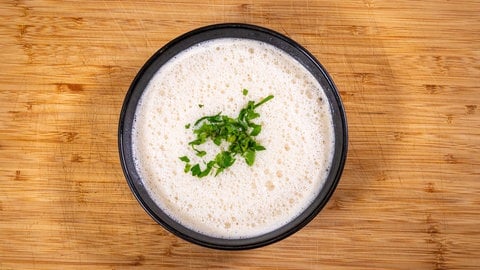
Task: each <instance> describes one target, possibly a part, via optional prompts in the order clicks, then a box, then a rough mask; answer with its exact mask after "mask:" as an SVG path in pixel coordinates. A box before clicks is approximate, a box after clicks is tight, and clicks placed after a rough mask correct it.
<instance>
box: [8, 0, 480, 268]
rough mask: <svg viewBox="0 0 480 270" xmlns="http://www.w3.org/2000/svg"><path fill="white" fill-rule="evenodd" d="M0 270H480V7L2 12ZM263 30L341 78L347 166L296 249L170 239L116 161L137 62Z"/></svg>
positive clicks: (310, 4) (145, 6)
mask: <svg viewBox="0 0 480 270" xmlns="http://www.w3.org/2000/svg"><path fill="white" fill-rule="evenodd" d="M0 14H1V17H2V23H1V27H0V38H1V40H2V42H1V43H0V55H1V61H0V71H1V72H0V102H1V106H0V269H1V270H3V269H82V268H86V269H130V268H153V269H160V268H175V267H176V268H202V269H204V268H248V269H478V267H480V195H479V194H480V146H479V145H480V107H479V106H480V92H479V88H478V82H479V79H478V78H479V77H480V64H479V63H480V15H479V14H480V2H479V1H466V0H462V1H394V2H393V1H373V0H363V1H353V0H352V1H284V0H280V1H245V2H239V1H204V2H198V1H193V0H190V1H188V0H185V1H157V2H156V1H103V2H98V1H78V2H75V1H43V0H39V1H22V0H18V1H8V0H7V1H2V3H0ZM222 22H243V23H252V24H258V25H261V26H265V27H269V28H271V29H274V30H276V31H279V32H281V33H283V34H285V35H287V36H289V37H291V38H293V39H294V40H296V41H297V42H299V43H300V44H302V45H303V46H305V47H306V48H307V49H308V50H310V51H311V52H312V53H313V54H314V55H315V56H316V57H317V58H318V59H319V60H320V62H321V63H322V64H323V65H324V66H325V67H326V68H327V70H329V72H330V74H331V76H332V77H333V79H334V81H335V82H336V84H337V86H338V88H339V90H340V92H341V96H342V99H343V101H344V105H345V108H346V112H347V117H348V122H349V136H350V143H349V154H348V160H347V164H346V167H345V171H344V174H343V177H342V179H341V182H340V184H339V186H338V188H337V190H336V192H335V194H334V195H333V197H332V199H331V201H330V202H329V203H328V205H327V206H326V208H325V209H324V210H323V211H322V212H321V213H320V215H319V216H317V217H316V218H315V219H314V220H313V221H312V222H311V223H310V224H309V225H308V226H306V227H305V228H304V229H302V230H301V231H300V232H298V233H296V234H294V235H293V236H291V237H289V238H287V239H285V240H283V241H281V242H279V243H276V244H273V245H271V246H267V247H264V248H261V249H256V250H249V251H240V252H225V251H216V250H210V249H206V248H202V247H199V246H195V245H192V244H189V243H187V242H185V241H183V240H180V239H178V238H177V237H175V236H173V235H172V234H170V233H168V232H166V231H165V230H164V229H163V228H162V227H161V226H159V225H157V224H156V223H155V222H154V221H153V220H152V219H151V218H150V217H149V216H148V215H147V214H146V213H145V212H144V211H143V210H142V208H141V207H140V206H139V204H138V203H137V202H136V200H135V199H134V197H133V196H132V194H131V192H130V190H129V188H128V186H127V184H126V182H125V179H124V176H123V174H122V171H121V167H120V165H119V158H118V153H117V123H118V116H119V112H120V108H121V105H122V101H123V98H124V95H125V93H126V91H127V89H128V87H129V85H130V83H131V81H132V79H133V78H134V76H135V74H136V72H137V71H138V70H139V68H140V67H141V66H142V65H143V63H144V62H145V61H146V59H148V57H150V56H151V55H152V54H153V53H154V52H155V51H156V50H158V49H159V48H160V47H161V46H163V45H164V44H165V43H167V42H168V41H169V40H171V39H173V38H175V37H176V36H178V35H180V34H183V33H185V32H187V31H189V30H192V29H194V28H197V27H200V26H204V25H208V24H213V23H222Z"/></svg>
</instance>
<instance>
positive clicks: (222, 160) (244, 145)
mask: <svg viewBox="0 0 480 270" xmlns="http://www.w3.org/2000/svg"><path fill="white" fill-rule="evenodd" d="M242 93H243V95H247V94H248V90H247V89H243V91H242ZM271 99H273V95H269V96H267V97H265V98H264V99H262V100H260V101H259V102H258V103H255V101H252V100H251V101H249V102H248V103H247V105H246V106H245V107H244V108H242V109H241V110H240V112H239V114H238V116H237V117H236V118H231V117H229V116H227V115H223V114H221V113H218V114H215V115H209V116H204V117H201V118H200V119H198V120H197V121H196V122H195V123H194V124H193V133H194V134H195V136H196V138H195V139H194V140H193V141H191V142H189V143H188V144H189V145H190V146H191V147H192V149H193V150H194V152H195V155H196V156H198V157H200V158H202V157H204V156H205V155H206V154H207V153H206V152H205V151H204V150H201V149H199V147H200V146H201V145H202V144H204V143H205V142H207V141H208V140H211V141H212V142H213V143H214V144H215V145H217V146H219V147H220V148H221V151H220V152H219V153H218V154H217V155H216V156H215V158H214V159H213V160H210V161H208V162H207V161H205V160H203V161H202V163H203V164H202V166H201V165H200V163H196V164H192V162H191V160H190V158H188V157H187V156H182V157H180V158H179V159H180V160H181V161H183V162H184V163H185V167H184V171H185V173H191V174H192V175H193V176H196V177H199V178H202V177H205V176H207V175H210V174H214V175H215V176H217V175H218V174H220V173H221V172H223V171H224V170H225V169H227V168H229V167H230V166H232V165H233V164H234V163H235V161H236V160H237V158H243V159H244V160H245V162H246V163H247V165H248V166H252V165H253V164H254V163H255V156H256V152H257V151H263V150H265V149H266V148H265V147H264V146H263V145H261V144H259V143H258V142H257V141H256V140H255V137H256V136H257V135H258V134H260V132H261V131H262V126H261V125H259V124H257V123H254V122H253V121H252V120H254V119H256V118H258V117H260V114H259V113H258V112H256V111H255V109H256V108H258V107H259V106H261V105H263V104H264V103H266V102H267V101H269V100H271ZM189 127H190V124H187V125H185V128H187V129H188V128H189ZM222 143H223V144H222ZM225 145H228V146H225ZM202 167H203V169H202Z"/></svg>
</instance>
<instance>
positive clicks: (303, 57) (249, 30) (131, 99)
mask: <svg viewBox="0 0 480 270" xmlns="http://www.w3.org/2000/svg"><path fill="white" fill-rule="evenodd" d="M228 37H230V38H246V39H252V40H258V41H262V42H266V43H268V44H271V45H273V46H275V47H277V48H279V49H281V50H283V51H285V52H286V53H288V54H289V55H290V56H292V57H293V58H295V59H296V60H297V61H299V62H300V63H301V64H302V65H303V66H304V67H305V68H306V69H307V70H308V71H309V72H310V73H311V74H312V75H313V76H314V77H315V78H316V79H317V80H318V82H319V83H320V85H321V86H322V87H323V89H324V91H325V94H326V96H327V98H328V101H329V104H330V109H331V112H332V114H333V117H332V119H333V124H334V133H335V152H334V155H333V161H332V165H331V168H330V173H329V175H328V178H327V179H326V181H325V184H324V186H323V188H322V190H321V191H320V192H319V194H318V196H317V197H316V199H315V200H314V201H313V202H312V204H311V205H310V206H309V207H307V208H306V209H305V211H303V212H302V213H301V214H300V215H299V216H298V217H296V218H295V219H294V220H293V221H291V222H290V223H288V224H286V225H284V226H282V227H280V228H278V229H276V230H274V231H271V232H269V233H267V234H264V235H260V236H256V237H252V238H245V239H222V238H214V237H210V236H206V235H203V234H200V233H198V232H195V231H193V230H190V229H188V228H186V227H184V226H182V225H180V224H179V223H178V222H176V221H175V220H173V219H172V218H170V217H169V216H168V215H167V214H165V213H164V212H163V211H162V210H161V209H160V208H159V207H158V206H157V205H156V204H155V202H154V201H153V200H152V198H151V197H150V196H149V194H148V192H147V190H146V188H145V187H144V185H143V182H142V179H141V178H140V177H139V174H138V172H137V169H136V167H135V164H134V160H133V156H132V132H131V131H132V125H133V121H134V116H135V111H136V107H137V104H138V101H139V99H140V98H141V96H142V93H143V91H144V89H145V87H146V86H147V84H148V83H149V81H150V79H151V78H152V77H153V75H154V74H155V73H156V72H157V70H158V69H159V68H160V67H161V66H162V65H163V64H165V63H166V62H167V61H168V60H169V59H171V58H172V57H174V56H175V55H177V54H178V53H179V52H181V51H183V50H185V49H187V48H189V47H191V46H193V45H195V44H197V43H200V42H203V41H207V40H211V39H216V38H228ZM118 145H119V151H120V161H121V164H122V168H123V172H124V174H125V177H126V179H127V182H128V185H129V186H130V189H131V190H132V192H133V194H134V195H135V197H136V198H137V200H138V201H139V203H140V204H141V205H142V207H143V208H144V209H145V211H146V212H147V213H148V214H149V215H150V216H151V217H152V218H153V219H154V220H155V221H157V222H158V223H160V224H161V225H162V226H163V227H164V228H165V229H167V230H168V231H170V232H172V233H173V234H175V235H177V236H179V237H181V238H183V239H185V240H187V241H190V242H192V243H195V244H198V245H201V246H205V247H209V248H216V249H226V250H240V249H250V248H257V247H261V246H265V245H268V244H271V243H274V242H277V241H279V240H281V239H284V238H286V237H287V236H289V235H291V234H293V233H295V232H296V231H298V230H299V229H301V228H302V227H304V226H305V225H306V224H307V223H309V222H310V221H311V220H312V219H313V218H314V217H315V216H316V215H317V214H318V213H319V212H320V210H321V209H322V208H323V207H324V206H325V204H326V203H327V202H328V200H329V198H330V197H331V195H332V194H333V192H334V190H335V188H336V186H337V184H338V181H339V179H340V176H341V174H342V171H343V167H344V164H345V160H346V155H347V123H346V117H345V112H344V109H343V105H342V102H341V100H340V97H339V94H338V91H337V89H336V87H335V85H334V83H333V81H332V79H331V78H330V76H329V75H328V73H327V71H326V70H325V68H324V67H323V66H322V65H321V64H320V63H319V62H318V61H317V60H316V59H315V57H313V55H312V54H310V53H309V52H308V51H307V50H306V49H305V48H303V47H302V46H300V45H299V44H298V43H296V42H295V41H293V40H291V39H290V38H288V37H286V36H284V35H282V34H279V33H277V32H275V31H272V30H269V29H266V28H262V27H259V26H254V25H248V24H237V23H228V24H217V25H211V26H206V27H202V28H199V29H196V30H193V31H191V32H188V33H186V34H184V35H182V36H180V37H178V38H176V39H174V40H172V41H171V42H169V43H168V44H167V45H165V46H164V47H163V48H161V49H160V50H159V51H157V52H156V53H155V54H154V55H153V56H152V57H151V58H150V59H149V60H148V61H147V62H146V63H145V65H144V66H143V67H142V68H141V70H140V71H139V72H138V74H137V76H136V77H135V79H134V80H133V82H132V84H131V86H130V89H129V90H128V92H127V94H126V97H125V101H124V104H123V107H122V111H121V114H120V122H119V129H118Z"/></svg>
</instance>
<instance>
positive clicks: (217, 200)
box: [132, 38, 334, 239]
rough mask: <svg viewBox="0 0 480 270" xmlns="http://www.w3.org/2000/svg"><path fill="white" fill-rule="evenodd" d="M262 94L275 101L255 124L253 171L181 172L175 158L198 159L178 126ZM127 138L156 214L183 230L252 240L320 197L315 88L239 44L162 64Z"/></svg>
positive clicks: (324, 135)
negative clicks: (202, 174) (130, 139)
mask: <svg viewBox="0 0 480 270" xmlns="http://www.w3.org/2000/svg"><path fill="white" fill-rule="evenodd" d="M243 89H248V94H247V95H244V93H242V90H243ZM268 95H274V96H275V97H274V99H272V100H270V101H268V102H267V103H265V104H263V105H262V106H260V107H258V108H257V109H256V111H257V112H258V113H259V114H260V117H259V118H257V119H255V122H257V123H259V124H262V132H261V133H260V134H259V135H258V136H257V137H256V140H257V141H258V142H259V143H260V144H262V145H263V146H265V148H266V150H264V151H259V152H257V156H256V161H255V163H254V164H253V166H248V165H247V164H246V163H245V162H244V160H243V159H242V158H241V157H238V158H237V161H236V162H235V164H233V166H231V167H229V168H228V169H226V170H225V171H224V172H223V173H221V174H219V175H218V176H213V175H210V176H207V177H204V178H201V179H199V178H197V177H194V176H192V175H191V174H186V173H184V165H185V163H184V162H182V161H180V160H179V157H180V156H184V155H187V156H189V157H191V158H198V157H195V153H194V152H193V150H192V149H191V147H190V146H189V145H188V142H190V141H192V140H193V139H194V138H195V136H194V134H193V132H192V129H191V128H190V129H186V128H185V125H186V124H188V123H194V122H195V121H196V120H197V119H199V118H200V117H202V116H205V115H214V114H217V113H219V112H222V114H226V115H229V116H231V117H236V116H237V115H238V112H239V111H240V109H241V108H243V107H244V106H245V105H246V103H247V102H248V101H249V100H254V101H256V102H258V101H259V100H261V99H262V98H264V97H266V96H268ZM132 132H133V133H132V135H133V149H134V153H133V155H134V159H135V166H136V168H137V171H138V172H139V174H140V176H141V178H142V179H143V182H144V185H145V186H146V187H147V189H148V192H149V193H150V195H151V196H152V197H153V199H154V201H155V202H156V203H157V204H158V206H159V207H160V208H161V209H162V210H163V211H164V212H166V213H167V214H168V215H169V216H170V217H171V218H173V219H174V220H176V221H178V222H179V223H181V224H182V225H184V226H185V227H188V228H190V229H192V230H195V231H198V232H200V233H202V234H205V235H209V236H212V237H219V238H227V239H238V238H248V237H254V236H258V235H262V234H265V233H268V232H270V231H273V230H275V229H277V228H279V227H281V226H283V225H285V224H286V223H288V222H290V221H292V220H293V219H294V218H295V217H297V216H298V215H299V214H300V213H301V212H302V211H303V210H304V209H305V208H306V207H308V206H309V205H310V204H311V202H312V201H313V200H314V199H315V197H316V196H317V195H318V193H319V191H320V190H321V188H322V186H323V184H324V182H325V179H326V177H327V174H328V171H329V168H330V165H331V161H332V157H333V150H334V134H333V124H332V116H331V111H330V106H329V104H328V102H327V98H326V96H325V93H324V91H323V89H322V87H321V86H320V84H319V83H318V82H317V80H316V79H315V78H314V77H313V76H312V75H311V74H310V73H309V72H308V71H307V70H306V69H305V68H304V67H303V66H302V65H301V64H300V63H299V62H297V61H296V60H295V59H294V58H292V57H291V56H290V55H288V54H287V53H285V52H283V51H282V50H279V49H277V48H276V47H274V46H272V45H269V44H266V43H263V42H260V41H254V40H249V39H233V38H221V39H215V40H211V41H206V42H202V43H200V44H197V45H195V46H193V47H191V48H189V49H187V50H185V51H183V52H182V53H180V54H178V55H177V56H175V57H174V58H172V59H171V60H169V61H168V62H167V63H166V64H165V65H164V66H162V67H161V68H160V69H159V70H158V72H157V73H156V74H155V75H154V77H153V78H152V79H151V81H150V83H149V84H148V86H147V88H146V89H145V91H144V93H143V96H142V98H141V100H140V103H139V104H138V107H137V111H136V114H135V122H134V126H133V131H132ZM201 148H202V149H203V150H205V151H206V152H207V153H208V154H207V156H205V157H203V159H204V160H207V161H208V160H210V159H211V158H212V157H214V155H215V154H216V153H218V152H219V149H218V146H216V145H214V144H213V143H206V144H205V145H202V146H201ZM201 160H202V159H201V158H198V160H196V161H197V162H200V161H201Z"/></svg>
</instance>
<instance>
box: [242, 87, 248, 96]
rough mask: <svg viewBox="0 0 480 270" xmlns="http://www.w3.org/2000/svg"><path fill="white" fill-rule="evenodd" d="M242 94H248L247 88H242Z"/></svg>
mask: <svg viewBox="0 0 480 270" xmlns="http://www.w3.org/2000/svg"><path fill="white" fill-rule="evenodd" d="M242 94H243V95H244V96H246V95H248V89H245V88H244V89H243V90H242Z"/></svg>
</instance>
